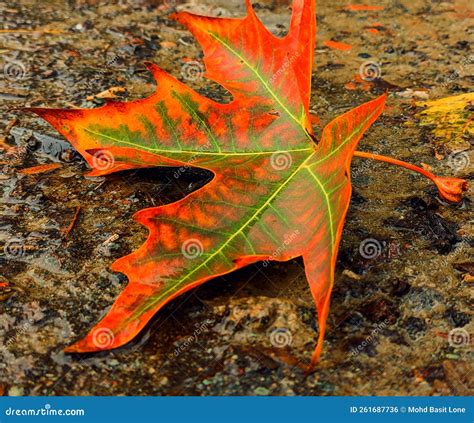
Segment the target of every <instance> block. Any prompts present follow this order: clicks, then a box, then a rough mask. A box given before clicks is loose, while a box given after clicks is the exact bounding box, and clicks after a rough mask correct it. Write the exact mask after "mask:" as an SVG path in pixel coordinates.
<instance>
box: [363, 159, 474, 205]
mask: <svg viewBox="0 0 474 423" xmlns="http://www.w3.org/2000/svg"><path fill="white" fill-rule="evenodd" d="M354 156H355V157H360V158H363V159H370V160H376V161H379V162H384V163H389V164H393V165H396V166H401V167H404V168H405V169H408V170H411V171H413V172H417V173H419V174H420V175H423V176H425V177H426V178H428V179H430V180H431V181H433V182H434V184H435V185H436V187H437V188H438V191H439V195H440V197H441V198H442V199H444V200H447V201H450V202H453V203H459V202H460V201H461V200H462V193H463V191H466V190H467V181H466V180H464V179H459V178H450V177H441V176H436V175H434V174H433V173H431V172H429V171H427V170H426V169H423V168H421V167H419V166H415V165H412V164H410V163H406V162H404V161H401V160H397V159H393V158H392V157H387V156H381V155H379V154H374V153H366V152H364V151H356V152H355V153H354Z"/></svg>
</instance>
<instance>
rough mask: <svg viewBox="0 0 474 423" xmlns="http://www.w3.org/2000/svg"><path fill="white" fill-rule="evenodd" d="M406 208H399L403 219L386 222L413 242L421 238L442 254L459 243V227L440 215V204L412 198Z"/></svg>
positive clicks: (405, 203)
mask: <svg viewBox="0 0 474 423" xmlns="http://www.w3.org/2000/svg"><path fill="white" fill-rule="evenodd" d="M403 204H404V205H405V207H406V206H407V207H408V208H409V209H408V210H407V209H406V208H405V207H401V208H399V210H400V211H401V212H402V213H403V218H400V219H397V218H388V219H386V220H385V223H386V224H387V225H390V226H391V227H393V228H394V229H395V230H398V231H400V232H402V233H404V234H406V235H407V238H409V240H410V241H411V240H412V239H413V238H412V237H413V236H419V237H422V238H423V239H425V240H427V241H429V242H430V244H431V248H433V249H435V250H437V251H438V253H440V254H448V253H449V252H450V251H452V249H453V248H454V245H455V244H456V243H457V242H459V240H460V238H459V236H458V234H457V230H458V229H459V227H458V225H456V224H455V223H452V222H449V221H448V220H446V219H444V218H443V217H441V216H440V215H439V213H438V210H439V204H438V203H435V202H430V203H427V202H426V201H425V200H423V199H422V198H419V197H412V198H410V199H408V200H406V201H404V202H403Z"/></svg>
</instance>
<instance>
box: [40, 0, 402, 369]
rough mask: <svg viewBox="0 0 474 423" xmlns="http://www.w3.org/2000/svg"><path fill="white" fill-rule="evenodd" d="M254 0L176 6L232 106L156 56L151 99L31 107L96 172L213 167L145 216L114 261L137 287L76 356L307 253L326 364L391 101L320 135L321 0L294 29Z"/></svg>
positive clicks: (358, 111)
mask: <svg viewBox="0 0 474 423" xmlns="http://www.w3.org/2000/svg"><path fill="white" fill-rule="evenodd" d="M246 5H247V15H246V16H245V17H244V18H240V19H229V18H214V17H204V16H198V15H194V14H190V13H186V12H180V13H177V14H175V15H173V18H174V19H176V20H177V21H178V22H180V23H181V24H183V25H184V26H186V27H187V28H188V29H189V30H190V31H191V32H192V34H193V35H194V36H195V37H196V39H197V40H198V42H199V43H200V45H201V47H202V49H203V51H204V65H205V69H206V74H205V76H206V77H207V78H208V79H211V80H213V81H214V82H216V83H218V84H220V85H221V86H223V87H224V88H225V89H227V90H228V91H229V92H230V93H231V94H232V96H233V100H232V101H231V102H230V103H227V104H221V103H217V102H215V101H213V100H210V99H209V98H207V97H204V96H203V95H201V94H199V93H198V92H196V91H194V90H193V89H191V88H190V87H188V86H187V85H185V84H183V83H181V82H180V81H178V80H177V79H175V78H174V77H172V76H171V75H170V74H168V73H166V72H165V71H163V70H162V69H160V68H159V67H158V66H156V65H154V64H150V63H148V64H147V67H148V69H149V70H150V72H151V73H152V74H153V76H154V78H155V79H156V81H157V89H156V92H155V93H154V94H153V95H151V96H150V97H148V98H145V99H140V100H136V101H131V102H116V103H111V104H107V105H105V106H103V107H100V108H97V109H81V110H63V109H32V110H33V111H34V112H36V113H37V114H38V115H39V116H41V117H43V118H44V119H46V120H47V121H48V122H49V123H50V124H51V125H53V126H54V127H55V128H56V129H57V130H58V131H59V132H60V133H61V134H63V135H64V136H65V137H66V138H67V139H68V140H69V141H70V142H71V144H72V145H73V146H74V147H75V148H76V149H77V151H78V152H79V153H80V154H81V155H82V156H83V157H84V158H85V160H86V161H87V162H88V163H89V165H90V166H91V167H92V169H93V172H92V174H94V175H106V174H109V173H112V172H117V171H120V170H127V169H137V168H145V167H155V166H171V167H176V166H178V167H180V166H181V167H183V166H186V167H188V166H193V167H196V168H202V169H207V170H208V171H210V172H212V173H213V175H214V177H213V179H212V180H211V181H210V182H209V183H207V185H205V186H204V187H202V188H200V189H198V190H197V191H194V192H192V193H191V194H189V195H187V196H186V197H184V198H183V199H181V200H179V201H176V202H174V203H171V204H167V205H164V206H161V207H152V208H149V209H146V210H142V211H140V212H138V213H137V214H136V215H135V220H136V221H138V222H140V223H141V224H143V225H144V226H146V227H147V229H148V231H149V234H148V238H147V240H146V241H145V243H144V244H143V245H142V247H140V248H139V249H138V250H136V251H134V252H133V253H131V254H130V255H128V256H126V257H123V258H121V259H119V260H117V261H116V262H115V263H114V264H113V265H112V270H114V271H116V272H121V273H123V274H125V275H126V276H127V277H128V279H129V283H128V285H127V286H126V287H125V289H124V290H123V292H122V293H121V294H120V295H119V297H118V298H117V300H116V301H115V303H114V305H113V306H112V308H111V309H110V311H109V312H108V314H107V315H106V316H105V317H104V318H103V319H102V320H101V321H100V322H99V323H97V325H96V326H95V327H94V328H93V329H92V330H90V332H89V333H88V334H87V335H86V336H85V337H84V338H83V339H81V340H79V341H78V342H76V343H75V344H73V345H71V346H70V347H68V348H67V349H66V351H68V352H90V351H100V350H106V349H112V348H117V347H120V346H122V345H124V344H126V343H128V342H129V341H131V340H132V339H133V338H134V337H135V336H136V335H137V334H138V333H139V332H140V331H141V330H142V329H143V328H144V326H145V325H146V324H147V323H148V322H149V321H150V319H151V318H152V317H153V316H154V315H155V314H156V313H157V312H158V311H159V310H160V309H161V308H162V307H163V306H164V305H165V304H167V303H169V302H170V301H171V300H173V299H174V298H176V297H178V296H180V295H182V294H183V293H185V292H187V291H189V290H191V289H193V288H195V287H197V286H199V285H201V284H203V283H205V282H207V281H209V280H211V279H214V278H215V277H217V276H220V275H225V274H228V273H230V272H233V271H234V270H237V269H240V268H242V267H244V266H247V265H249V264H252V263H256V262H260V261H264V262H269V261H279V262H283V261H288V260H291V259H293V258H296V257H302V259H303V263H304V266H305V269H306V276H307V279H308V283H309V287H310V291H311V294H312V296H313V298H314V301H315V304H316V308H317V311H318V322H319V337H318V342H317V346H316V348H315V350H314V352H313V355H312V360H311V363H312V365H314V364H315V363H316V362H317V360H318V358H319V356H320V354H321V351H322V348H323V340H324V335H325V330H326V321H327V317H328V312H329V303H330V297H331V292H332V288H333V285H334V274H335V266H336V260H337V253H338V249H339V243H340V240H341V236H342V230H343V227H344V221H345V217H346V213H347V210H348V207H349V202H350V198H351V192H352V185H351V180H350V166H351V162H352V158H353V156H354V155H357V154H359V153H356V147H357V145H358V143H359V141H360V140H361V138H362V137H363V135H364V133H365V132H366V131H367V130H368V129H369V128H370V126H371V125H372V124H373V123H374V122H375V121H376V119H377V118H378V117H379V115H380V114H381V113H382V111H383V109H384V107H385V101H386V96H385V95H383V96H381V97H379V98H376V99H374V100H372V101H370V102H368V103H365V104H363V105H361V106H359V107H357V108H355V109H353V110H350V111H348V112H347V113H345V114H343V115H341V116H339V117H337V118H335V119H334V120H333V121H332V122H330V123H329V124H328V125H327V126H326V127H325V128H324V130H323V132H322V136H321V138H320V139H319V140H316V139H315V136H314V133H313V128H312V119H311V117H310V112H309V103H310V92H311V75H312V64H313V52H314V47H315V30H316V19H315V1H314V0H294V1H293V7H292V10H293V15H292V19H291V23H290V29H289V32H288V34H287V35H286V36H285V37H284V38H277V37H275V36H274V35H272V34H271V33H270V32H269V31H268V30H267V29H266V28H265V27H264V26H263V24H262V23H261V22H260V20H259V19H258V17H257V15H256V14H255V12H254V10H253V8H252V6H251V3H250V1H246ZM402 165H403V164H402Z"/></svg>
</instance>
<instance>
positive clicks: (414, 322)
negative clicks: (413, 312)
mask: <svg viewBox="0 0 474 423" xmlns="http://www.w3.org/2000/svg"><path fill="white" fill-rule="evenodd" d="M402 326H403V327H404V328H405V329H406V331H407V332H408V334H409V335H410V338H412V339H416V338H417V337H418V335H419V334H421V333H424V332H426V323H425V321H424V320H423V319H420V318H419V317H409V318H408V319H406V320H405V321H403V322H402Z"/></svg>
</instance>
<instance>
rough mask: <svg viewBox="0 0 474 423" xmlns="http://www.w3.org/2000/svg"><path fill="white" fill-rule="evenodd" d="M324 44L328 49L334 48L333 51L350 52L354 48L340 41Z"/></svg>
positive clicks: (330, 41) (325, 42)
mask: <svg viewBox="0 0 474 423" xmlns="http://www.w3.org/2000/svg"><path fill="white" fill-rule="evenodd" d="M323 44H324V45H325V46H326V47H329V48H332V49H333V50H340V51H349V50H351V49H352V46H351V45H350V44H346V43H341V42H340V41H333V40H328V41H324V43H323Z"/></svg>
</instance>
